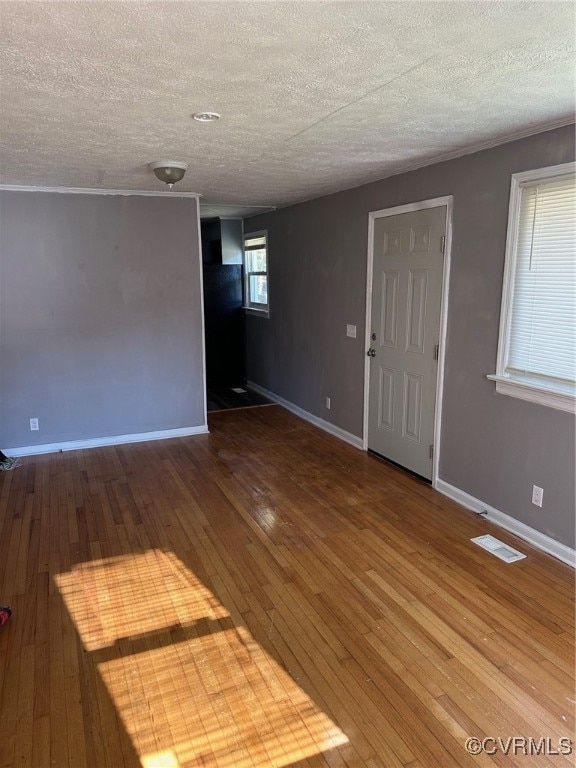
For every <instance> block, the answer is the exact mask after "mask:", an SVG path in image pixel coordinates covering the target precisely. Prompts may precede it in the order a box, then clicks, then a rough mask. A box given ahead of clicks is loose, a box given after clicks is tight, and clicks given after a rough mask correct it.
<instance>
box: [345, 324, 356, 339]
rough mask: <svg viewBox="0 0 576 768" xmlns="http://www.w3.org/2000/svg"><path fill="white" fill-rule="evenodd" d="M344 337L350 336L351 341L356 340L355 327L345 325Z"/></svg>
mask: <svg viewBox="0 0 576 768" xmlns="http://www.w3.org/2000/svg"><path fill="white" fill-rule="evenodd" d="M346 336H350V338H351V339H355V338H356V326H355V325H347V326H346Z"/></svg>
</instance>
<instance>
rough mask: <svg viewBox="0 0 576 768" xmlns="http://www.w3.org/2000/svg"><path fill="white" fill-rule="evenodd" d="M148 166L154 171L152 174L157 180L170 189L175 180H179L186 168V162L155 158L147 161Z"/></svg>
mask: <svg viewBox="0 0 576 768" xmlns="http://www.w3.org/2000/svg"><path fill="white" fill-rule="evenodd" d="M148 167H149V168H151V169H152V170H153V171H154V175H155V176H156V178H157V179H158V180H159V181H163V182H164V183H165V184H168V186H169V187H170V190H172V187H173V186H174V184H176V182H177V181H181V180H182V179H183V177H184V174H185V173H186V171H187V169H188V163H181V162H180V161H179V160H155V161H154V162H153V163H149V164H148Z"/></svg>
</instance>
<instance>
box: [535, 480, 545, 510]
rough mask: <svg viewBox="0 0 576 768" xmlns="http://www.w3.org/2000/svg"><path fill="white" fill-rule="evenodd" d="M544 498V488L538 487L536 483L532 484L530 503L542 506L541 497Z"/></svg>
mask: <svg viewBox="0 0 576 768" xmlns="http://www.w3.org/2000/svg"><path fill="white" fill-rule="evenodd" d="M543 498H544V488H539V487H538V486H537V485H533V486H532V504H535V505H536V506H537V507H541V506H542V499H543Z"/></svg>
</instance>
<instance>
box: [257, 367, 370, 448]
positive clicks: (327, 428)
mask: <svg viewBox="0 0 576 768" xmlns="http://www.w3.org/2000/svg"><path fill="white" fill-rule="evenodd" d="M246 386H248V387H250V389H253V390H254V392H258V393H259V394H261V395H264V397H267V398H269V399H270V400H273V401H274V402H275V403H278V405H282V406H284V408H286V410H287V411H290V412H291V413H294V414H295V415H296V416H300V418H301V419H304V421H309V422H310V424H314V426H315V427H319V428H320V429H323V430H324V432H329V433H330V434H331V435H334V437H339V438H340V440H344V442H345V443H348V444H349V445H353V446H354V448H359V449H360V450H363V445H362V438H361V437H356V435H353V434H352V433H351V432H346V430H345V429H340V427H337V426H336V425H335V424H331V423H330V422H329V421H324V419H321V418H320V417H319V416H314V415H313V414H312V413H309V412H308V411H305V410H304V409H303V408H300V407H299V406H297V405H294V403H291V402H290V401H289V400H284V398H283V397H280V395H276V394H274V392H270V390H268V389H264V387H261V386H260V385H259V384H255V383H254V382H253V381H248V382H246Z"/></svg>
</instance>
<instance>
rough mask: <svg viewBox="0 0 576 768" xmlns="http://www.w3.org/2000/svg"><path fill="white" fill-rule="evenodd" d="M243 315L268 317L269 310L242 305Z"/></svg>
mask: <svg viewBox="0 0 576 768" xmlns="http://www.w3.org/2000/svg"><path fill="white" fill-rule="evenodd" d="M244 314H245V315H252V317H265V318H268V317H270V311H269V310H268V309H254V308H253V307H244Z"/></svg>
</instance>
